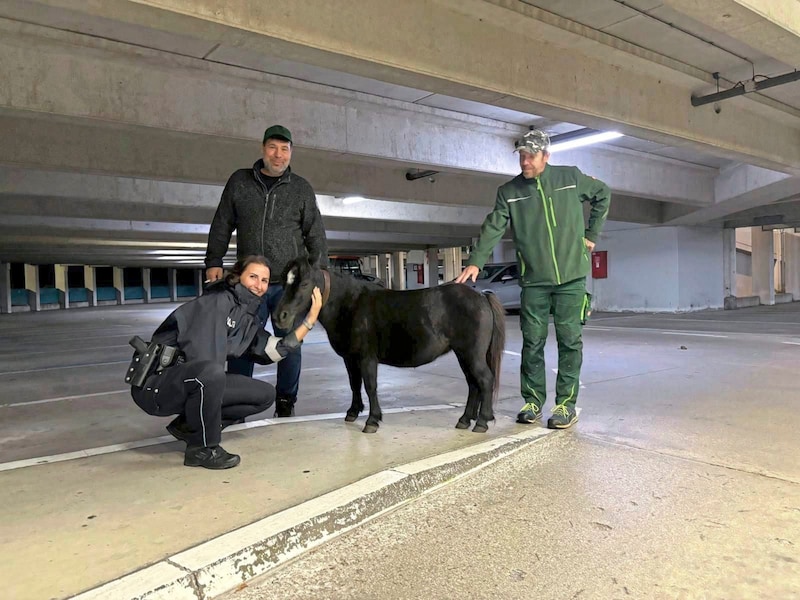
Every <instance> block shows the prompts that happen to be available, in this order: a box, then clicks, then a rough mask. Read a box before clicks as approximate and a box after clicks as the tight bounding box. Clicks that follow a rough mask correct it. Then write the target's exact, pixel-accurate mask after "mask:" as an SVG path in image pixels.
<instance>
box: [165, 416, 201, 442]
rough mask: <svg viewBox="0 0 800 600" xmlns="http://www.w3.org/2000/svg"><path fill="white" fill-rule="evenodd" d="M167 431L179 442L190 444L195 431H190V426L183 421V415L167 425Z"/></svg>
mask: <svg viewBox="0 0 800 600" xmlns="http://www.w3.org/2000/svg"><path fill="white" fill-rule="evenodd" d="M167 431H168V432H169V434H170V435H171V436H172V437H174V438H175V439H176V440H178V441H179V442H187V443H188V442H189V438H190V437H191V436H192V434H193V433H194V431H192V430H191V429H189V426H188V425H187V424H186V421H184V420H183V415H178V416H177V417H175V418H174V419H173V420H172V422H171V423H170V424H169V425H167Z"/></svg>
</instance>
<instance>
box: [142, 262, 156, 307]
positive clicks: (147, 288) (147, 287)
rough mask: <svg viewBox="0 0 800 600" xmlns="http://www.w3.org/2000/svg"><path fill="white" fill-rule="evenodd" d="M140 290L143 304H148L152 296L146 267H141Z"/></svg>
mask: <svg viewBox="0 0 800 600" xmlns="http://www.w3.org/2000/svg"><path fill="white" fill-rule="evenodd" d="M142 290H144V291H143V293H142V300H143V301H144V303H145V304H150V301H151V300H152V299H153V294H152V292H151V291H150V269H149V268H147V267H142Z"/></svg>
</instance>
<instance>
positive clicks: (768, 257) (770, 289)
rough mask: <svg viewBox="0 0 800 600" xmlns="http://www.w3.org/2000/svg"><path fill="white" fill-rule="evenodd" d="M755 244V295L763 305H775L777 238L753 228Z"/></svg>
mask: <svg viewBox="0 0 800 600" xmlns="http://www.w3.org/2000/svg"><path fill="white" fill-rule="evenodd" d="M750 230H751V236H752V244H753V295H755V296H758V297H759V298H760V299H761V304H767V305H773V304H775V241H774V240H775V236H774V235H773V233H772V231H761V228H760V227H751V228H750Z"/></svg>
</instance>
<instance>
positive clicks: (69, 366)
mask: <svg viewBox="0 0 800 600" xmlns="http://www.w3.org/2000/svg"><path fill="white" fill-rule="evenodd" d="M129 362H131V359H130V358H126V359H125V360H112V361H111V362H101V363H89V364H88V365H64V366H63V367H41V368H39V369H25V370H24V371H3V372H2V373H0V377H2V376H4V375H24V374H25V373H39V372H40V371H58V370H59V369H86V368H88V367H102V366H105V365H121V364H123V363H125V364H127V363H129Z"/></svg>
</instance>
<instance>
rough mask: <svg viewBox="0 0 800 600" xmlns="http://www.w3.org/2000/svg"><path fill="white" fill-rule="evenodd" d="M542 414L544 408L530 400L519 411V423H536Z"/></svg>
mask: <svg viewBox="0 0 800 600" xmlns="http://www.w3.org/2000/svg"><path fill="white" fill-rule="evenodd" d="M541 416H542V409H541V408H540V407H539V406H536V405H535V404H534V403H533V402H528V403H527V404H526V405H525V406H523V407H522V408H521V409H520V411H519V413H517V423H535V422H536V421H538V420H539V419H540V418H541Z"/></svg>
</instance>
